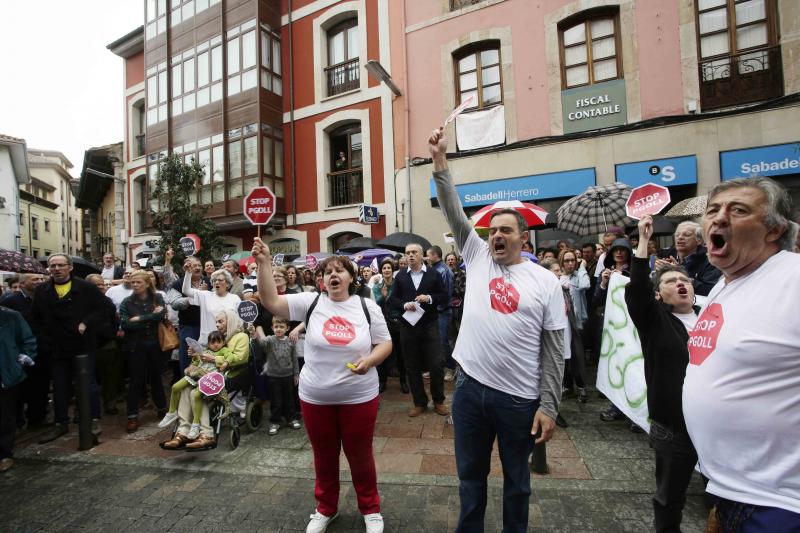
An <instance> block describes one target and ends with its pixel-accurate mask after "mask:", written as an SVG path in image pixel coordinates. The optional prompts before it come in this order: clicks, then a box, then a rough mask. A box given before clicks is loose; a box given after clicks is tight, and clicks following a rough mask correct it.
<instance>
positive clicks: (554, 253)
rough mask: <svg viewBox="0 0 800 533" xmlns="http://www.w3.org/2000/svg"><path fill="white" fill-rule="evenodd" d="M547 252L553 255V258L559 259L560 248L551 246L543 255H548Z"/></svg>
mask: <svg viewBox="0 0 800 533" xmlns="http://www.w3.org/2000/svg"><path fill="white" fill-rule="evenodd" d="M547 252H550V253H551V254H553V257H558V248H553V247H552V246H550V247H549V248H545V249H544V250H543V251H542V253H543V254H546V253H547Z"/></svg>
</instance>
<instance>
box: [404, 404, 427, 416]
mask: <svg viewBox="0 0 800 533" xmlns="http://www.w3.org/2000/svg"><path fill="white" fill-rule="evenodd" d="M427 410H428V407H427V406H422V405H415V406H414V407H412V408H411V409H409V410H408V416H410V417H411V418H414V417H415V416H419V415H421V414H422V413H424V412H425V411H427Z"/></svg>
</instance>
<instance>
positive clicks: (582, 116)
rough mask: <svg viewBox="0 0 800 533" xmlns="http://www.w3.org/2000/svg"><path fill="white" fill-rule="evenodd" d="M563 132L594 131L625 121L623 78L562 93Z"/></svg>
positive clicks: (625, 105)
mask: <svg viewBox="0 0 800 533" xmlns="http://www.w3.org/2000/svg"><path fill="white" fill-rule="evenodd" d="M561 108H562V110H563V112H564V133H575V132H579V131H587V130H597V129H600V128H608V127H611V126H619V125H620V124H625V123H627V122H628V106H627V101H626V99H625V80H612V81H607V82H604V83H597V84H595V85H590V86H588V87H577V88H575V89H567V90H566V91H562V92H561Z"/></svg>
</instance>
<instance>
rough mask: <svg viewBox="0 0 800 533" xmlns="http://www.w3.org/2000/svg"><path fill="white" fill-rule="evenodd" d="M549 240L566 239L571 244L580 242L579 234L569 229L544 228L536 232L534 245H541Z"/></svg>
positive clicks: (576, 244)
mask: <svg viewBox="0 0 800 533" xmlns="http://www.w3.org/2000/svg"><path fill="white" fill-rule="evenodd" d="M549 241H567V242H571V243H572V244H573V245H575V246H578V245H580V243H581V236H580V235H578V234H577V233H572V232H571V231H564V230H559V229H545V230H541V231H537V232H536V245H537V246H541V245H542V244H543V243H545V242H549Z"/></svg>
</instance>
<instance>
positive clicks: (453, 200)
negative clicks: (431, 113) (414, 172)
mask: <svg viewBox="0 0 800 533" xmlns="http://www.w3.org/2000/svg"><path fill="white" fill-rule="evenodd" d="M428 149H429V150H430V152H431V157H432V158H433V180H434V181H435V182H436V196H437V198H438V199H439V207H441V208H442V213H444V218H445V220H447V225H448V226H450V230H451V231H452V232H453V239H455V241H456V246H458V249H459V250H463V249H464V243H466V242H467V237H468V236H469V233H470V232H471V231H474V230H473V229H472V225H471V224H470V223H469V220H468V219H467V215H465V214H464V208H463V207H461V201H460V200H459V199H458V193H457V192H456V186H455V184H454V183H453V178H452V177H451V176H450V170H449V169H448V168H447V136H446V135H445V133H444V128H439V129H437V130H434V131H433V134H431V137H430V139H428Z"/></svg>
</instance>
